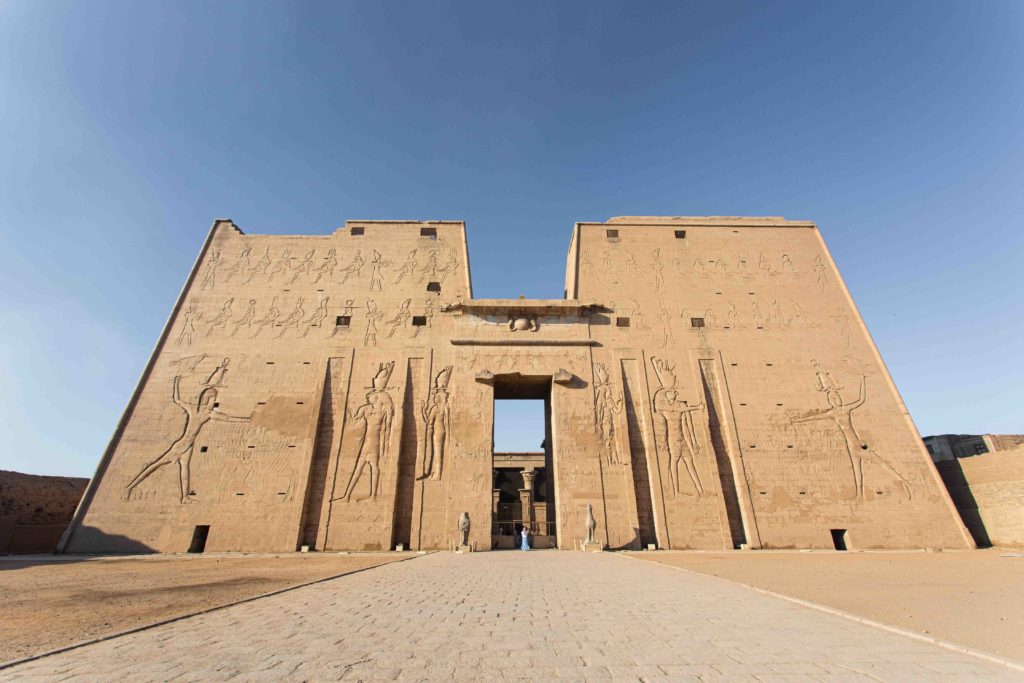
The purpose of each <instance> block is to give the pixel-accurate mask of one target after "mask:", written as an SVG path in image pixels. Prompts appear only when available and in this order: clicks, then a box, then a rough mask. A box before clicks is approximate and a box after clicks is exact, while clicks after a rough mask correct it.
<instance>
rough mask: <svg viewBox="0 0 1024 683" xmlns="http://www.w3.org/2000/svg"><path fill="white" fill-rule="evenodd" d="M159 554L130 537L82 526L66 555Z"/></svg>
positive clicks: (69, 544)
mask: <svg viewBox="0 0 1024 683" xmlns="http://www.w3.org/2000/svg"><path fill="white" fill-rule="evenodd" d="M155 552H157V550H156V548H153V547H151V546H148V545H146V544H145V543H142V542H141V541H137V540H135V539H134V538H129V537H128V536H121V535H118V534H108V533H106V532H105V531H103V530H102V529H98V528H96V527H94V526H85V525H83V526H80V527H78V530H77V531H75V535H74V536H73V537H72V539H71V542H70V543H68V548H67V549H66V550H65V551H64V554H65V555H96V554H104V555H142V554H148V553H155Z"/></svg>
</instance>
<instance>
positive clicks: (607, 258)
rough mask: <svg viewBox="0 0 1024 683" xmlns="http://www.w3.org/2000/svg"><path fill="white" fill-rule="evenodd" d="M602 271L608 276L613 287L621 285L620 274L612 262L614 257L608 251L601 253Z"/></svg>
mask: <svg viewBox="0 0 1024 683" xmlns="http://www.w3.org/2000/svg"><path fill="white" fill-rule="evenodd" d="M601 269H602V270H604V273H605V275H607V276H608V281H609V282H611V283H612V284H613V285H617V284H619V273H618V271H617V270H616V269H615V264H614V263H613V262H612V256H611V254H609V253H608V252H607V251H603V252H601Z"/></svg>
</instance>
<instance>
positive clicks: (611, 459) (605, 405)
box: [594, 363, 623, 465]
mask: <svg viewBox="0 0 1024 683" xmlns="http://www.w3.org/2000/svg"><path fill="white" fill-rule="evenodd" d="M622 406H623V396H622V394H619V397H618V398H617V399H616V398H615V397H614V395H613V393H612V385H611V379H610V377H609V375H608V368H607V366H605V365H604V363H594V412H595V417H596V419H597V426H598V428H599V429H600V430H601V443H603V444H604V452H605V455H606V457H607V458H608V464H609V465H617V464H618V463H619V446H618V444H617V443H616V439H615V416H616V415H618V414H620V413H621V412H622Z"/></svg>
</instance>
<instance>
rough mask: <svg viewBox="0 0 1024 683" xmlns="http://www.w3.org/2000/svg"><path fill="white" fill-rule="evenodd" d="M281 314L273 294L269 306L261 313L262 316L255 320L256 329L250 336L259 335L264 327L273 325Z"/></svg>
mask: <svg viewBox="0 0 1024 683" xmlns="http://www.w3.org/2000/svg"><path fill="white" fill-rule="evenodd" d="M280 315H281V311H280V309H278V307H277V297H276V296H275V297H274V298H273V299H271V300H270V308H268V309H267V312H266V313H264V314H263V317H262V318H260V319H259V320H257V321H256V331H255V332H253V333H252V338H253V339H255V338H256V337H258V336H260V332H262V331H263V328H264V327H268V326H271V327H272V326H273V325H274V323H275V322H277V318H278V317H279V316H280Z"/></svg>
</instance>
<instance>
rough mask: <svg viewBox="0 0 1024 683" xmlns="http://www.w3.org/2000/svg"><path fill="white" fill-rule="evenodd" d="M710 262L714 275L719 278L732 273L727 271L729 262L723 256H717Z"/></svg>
mask: <svg viewBox="0 0 1024 683" xmlns="http://www.w3.org/2000/svg"><path fill="white" fill-rule="evenodd" d="M712 263H713V264H714V266H715V275H717V276H718V277H721V278H723V279H724V278H728V277H730V276H731V275H732V273H730V272H729V263H728V262H727V261H726V260H725V259H724V258H717V259H715V260H714V261H712Z"/></svg>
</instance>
